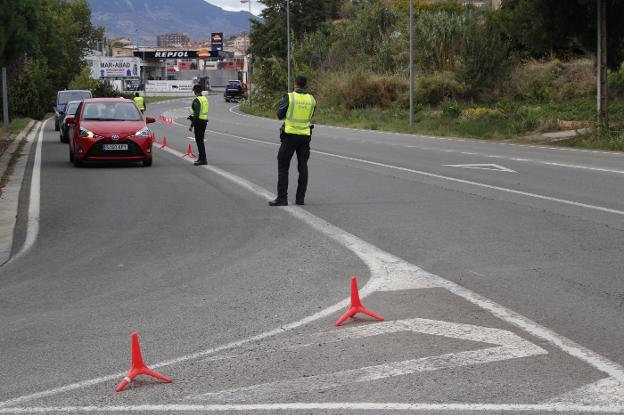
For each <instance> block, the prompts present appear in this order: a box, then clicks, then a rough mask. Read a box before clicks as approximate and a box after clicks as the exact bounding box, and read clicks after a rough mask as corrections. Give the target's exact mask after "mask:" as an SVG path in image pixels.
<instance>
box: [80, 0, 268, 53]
mask: <svg viewBox="0 0 624 415" xmlns="http://www.w3.org/2000/svg"><path fill="white" fill-rule="evenodd" d="M87 1H88V3H89V5H90V6H91V12H92V15H91V21H92V22H93V24H94V25H96V26H103V27H104V28H106V34H107V36H108V37H109V38H116V37H125V38H128V39H130V40H131V41H132V42H133V43H135V42H139V43H140V44H141V45H155V44H156V36H157V35H160V34H165V33H184V34H186V35H188V36H190V37H191V39H192V40H205V39H210V33H211V32H223V33H224V34H225V36H228V35H233V34H236V33H240V32H246V31H247V30H249V19H250V18H257V17H256V16H254V15H253V14H250V13H249V12H246V11H240V12H228V11H225V10H223V9H222V8H220V7H217V6H215V5H213V4H210V3H207V2H206V1H204V0H87Z"/></svg>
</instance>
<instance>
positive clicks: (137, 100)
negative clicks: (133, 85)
mask: <svg viewBox="0 0 624 415" xmlns="http://www.w3.org/2000/svg"><path fill="white" fill-rule="evenodd" d="M134 103H135V104H136V106H137V107H139V109H140V110H141V112H142V113H145V110H146V109H147V107H146V106H145V98H143V97H142V96H140V95H139V93H138V92H135V93H134Z"/></svg>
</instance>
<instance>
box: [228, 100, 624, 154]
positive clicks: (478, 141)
mask: <svg viewBox="0 0 624 415" xmlns="http://www.w3.org/2000/svg"><path fill="white" fill-rule="evenodd" d="M238 107H240V105H235V106H233V107H230V109H229V110H228V111H229V112H230V113H232V114H235V115H237V116H239V117H245V118H256V119H259V120H263V121H267V122H273V123H275V122H276V120H273V119H270V118H265V117H259V116H257V115H251V114H245V113H242V112H238V111H236V108H238ZM316 125H318V126H322V127H323V128H332V129H338V130H349V131H359V132H363V133H368V134H375V135H378V134H383V135H398V136H402V137H405V138H411V139H414V138H416V139H421V138H424V139H428V140H436V141H453V142H460V143H461V142H470V143H473V144H477V145H482V146H483V145H492V144H495V145H497V146H510V147H526V148H530V149H540V150H550V151H556V152H572V153H588V154H602V155H607V156H613V157H624V153H622V152H618V151H604V150H589V149H582V148H568V147H554V146H550V147H549V146H544V145H536V144H518V143H505V142H493V141H489V140H482V139H478V138H461V137H440V136H435V135H422V134H416V133H413V134H410V133H400V132H395V131H380V130H365V129H362V128H351V127H339V126H336V125H327V124H316Z"/></svg>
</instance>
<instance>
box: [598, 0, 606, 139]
mask: <svg viewBox="0 0 624 415" xmlns="http://www.w3.org/2000/svg"><path fill="white" fill-rule="evenodd" d="M596 2H597V6H598V7H597V9H598V24H597V26H598V45H597V46H598V47H597V51H596V64H597V68H596V69H597V75H598V76H597V77H596V78H597V82H598V85H597V90H598V95H597V102H596V104H597V110H598V123H599V125H600V129H601V130H602V132H607V131H609V116H608V109H607V86H608V85H607V2H606V0H596Z"/></svg>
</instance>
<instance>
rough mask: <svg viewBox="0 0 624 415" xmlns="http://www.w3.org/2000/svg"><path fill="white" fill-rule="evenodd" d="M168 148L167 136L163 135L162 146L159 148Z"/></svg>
mask: <svg viewBox="0 0 624 415" xmlns="http://www.w3.org/2000/svg"><path fill="white" fill-rule="evenodd" d="M165 147H168V146H167V136H166V135H163V140H162V144H161V145H160V148H165Z"/></svg>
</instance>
